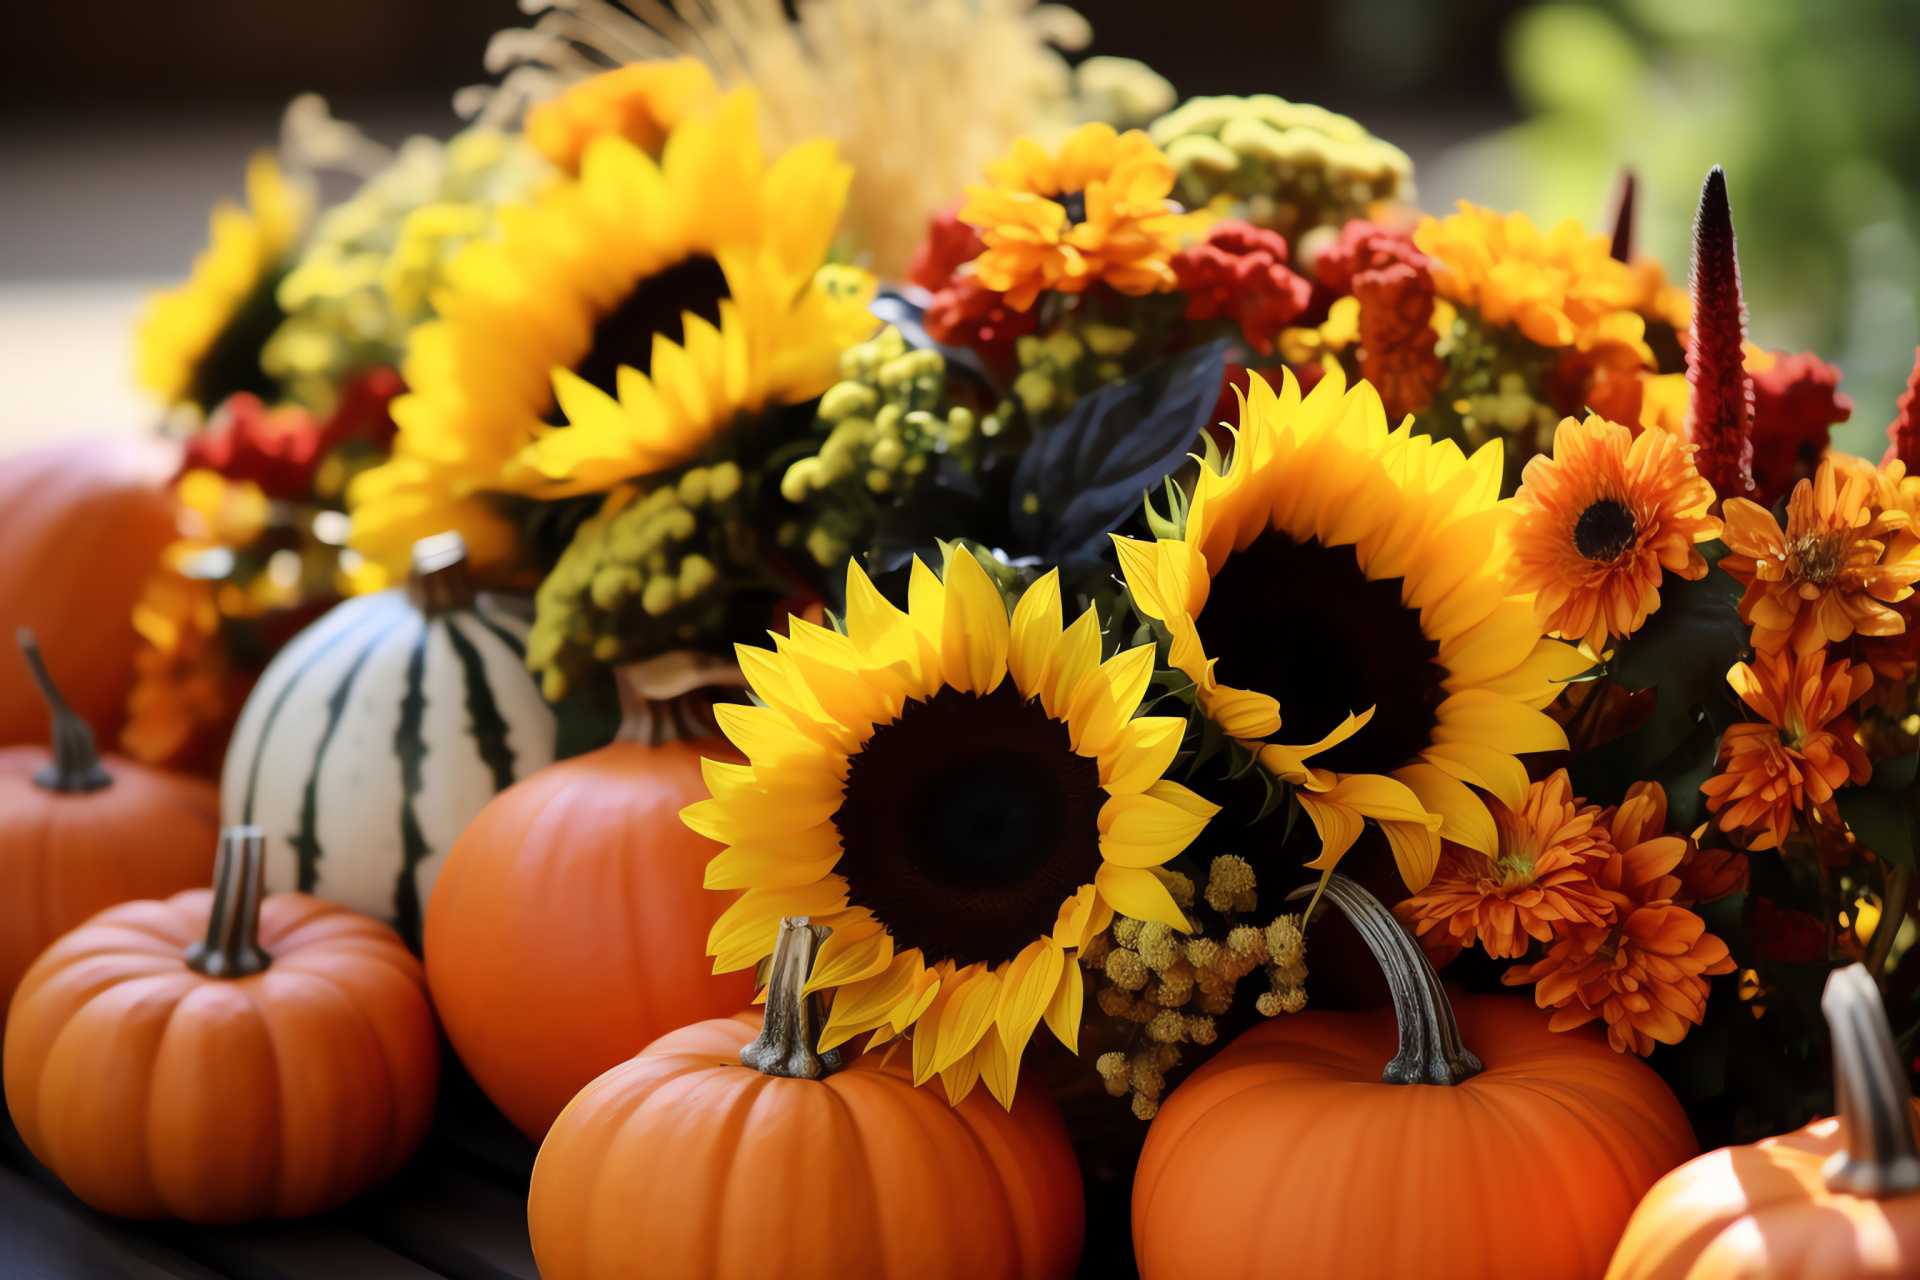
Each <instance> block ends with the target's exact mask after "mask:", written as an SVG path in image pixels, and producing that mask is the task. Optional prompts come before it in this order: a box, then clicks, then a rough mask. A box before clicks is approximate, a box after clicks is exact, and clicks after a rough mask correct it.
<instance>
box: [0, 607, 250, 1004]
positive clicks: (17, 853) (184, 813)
mask: <svg viewBox="0 0 1920 1280" xmlns="http://www.w3.org/2000/svg"><path fill="white" fill-rule="evenodd" d="M19 641H20V647H21V650H22V651H23V653H24V655H25V657H26V663H25V664H23V666H24V669H27V670H30V671H31V672H32V673H33V675H34V678H35V679H36V680H37V681H38V682H39V685H40V692H41V694H42V695H43V696H44V697H45V699H46V705H47V707H48V708H49V709H50V710H51V712H52V715H53V748H52V750H48V749H47V748H46V747H5V748H0V1006H3V1005H4V1004H5V1002H6V1000H7V998H8V997H9V996H11V995H12V994H13V988H14V986H15V984H17V983H18V982H19V981H20V975H21V974H23V973H25V972H26V971H27V966H28V965H30V964H32V963H33V958H34V957H35V956H37V955H39V954H40V952H41V951H43V950H44V949H45V948H46V946H47V944H49V943H51V942H52V941H53V940H54V939H55V938H57V937H59V936H60V935H61V934H63V933H65V932H66V931H67V930H69V929H71V928H73V927H74V926H75V925H77V924H79V923H80V922H81V921H83V920H85V919H87V917H89V916H91V915H93V914H94V913H95V912H97V911H101V910H104V909H105V908H107V907H110V906H112V905H113V904H114V903H116V902H126V901H129V900H131V899H133V898H158V897H163V896H165V895H167V894H170V893H178V892H180V891H181V890H182V889H187V888H190V887H192V886H193V885H197V884H205V883H206V882H207V872H208V870H209V869H210V868H211V867H212V865H213V849H214V843H215V841H216V839H217V838H218V835H219V831H220V797H219V793H218V792H216V791H215V790H214V788H213V786H212V785H211V784H210V783H206V782H202V781H200V780H199V779H197V778H185V777H181V776H179V775H178V774H171V773H165V772H162V771H161V770H159V769H151V768H148V767H147V766H146V765H143V764H137V763H135V762H134V761H132V760H122V759H120V758H118V757H117V756H108V757H107V758H106V759H105V761H102V760H101V759H100V757H99V755H98V754H97V753H96V752H95V750H94V745H93V733H92V731H91V730H90V729H88V728H87V723H86V721H84V720H82V719H80V718H79V717H78V716H76V715H75V714H74V713H73V711H72V710H71V709H70V708H69V707H68V706H67V703H66V700H65V699H64V698H62V697H61V696H60V691H59V690H58V689H56V688H55V687H54V685H53V681H52V679H51V678H50V677H48V675H47V671H46V666H45V664H44V663H43V662H42V661H41V659H40V651H39V647H38V645H37V644H35V642H34V638H33V633H32V632H30V631H28V630H27V629H26V628H24V627H23V628H21V630H20V634H19ZM11 665H12V664H11V663H0V666H8V667H10V666H11Z"/></svg>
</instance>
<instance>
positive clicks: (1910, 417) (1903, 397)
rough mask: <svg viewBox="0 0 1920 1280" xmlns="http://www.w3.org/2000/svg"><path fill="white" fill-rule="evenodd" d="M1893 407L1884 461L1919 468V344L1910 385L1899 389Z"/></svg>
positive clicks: (1910, 471)
mask: <svg viewBox="0 0 1920 1280" xmlns="http://www.w3.org/2000/svg"><path fill="white" fill-rule="evenodd" d="M1894 407H1895V408H1896V409H1897V410H1899V412H1897V413H1895V414H1894V415H1893V425H1892V426H1890V427H1888V428H1887V453H1886V456H1885V457H1884V458H1882V459H1881V461H1882V462H1883V463H1884V462H1890V461H1892V460H1893V459H1895V458H1898V459H1900V461H1902V462H1904V463H1906V464H1907V474H1908V475H1913V474H1914V473H1915V472H1917V471H1920V465H1916V463H1920V348H1916V349H1915V350H1914V353H1913V372H1912V373H1910V374H1908V375H1907V389H1906V390H1905V391H1903V392H1901V393H1900V399H1899V400H1898V401H1896V402H1895V404H1894Z"/></svg>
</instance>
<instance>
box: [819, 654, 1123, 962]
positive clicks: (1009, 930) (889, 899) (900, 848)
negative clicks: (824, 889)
mask: <svg viewBox="0 0 1920 1280" xmlns="http://www.w3.org/2000/svg"><path fill="white" fill-rule="evenodd" d="M843 794H844V796H845V798H844V799H843V800H842V801H841V803H840V808H839V810H838V811H837V812H836V813H835V814H834V815H833V822H834V825H835V826H836V827H838V828H839V830H840V839H841V843H842V845H843V846H844V849H845V852H843V853H842V854H841V857H840V862H839V864H838V865H837V866H836V867H835V868H834V869H835V870H836V871H838V872H839V873H840V874H841V875H844V876H845V877H846V878H847V891H848V896H849V900H850V901H851V902H852V903H853V904H854V905H856V906H862V907H866V908H868V909H869V910H871V911H872V912H873V914H874V915H875V917H877V918H878V919H879V920H880V922H881V923H882V924H884V925H886V926H887V929H888V931H889V932H891V933H892V934H893V940H894V945H895V947H896V948H898V949H900V950H906V949H907V948H909V947H919V948H921V950H922V952H923V953H924V954H925V956H926V959H927V962H928V963H929V964H931V963H932V962H934V961H936V960H952V961H954V962H955V963H956V964H962V965H965V964H971V963H973V962H974V961H976V960H985V961H987V962H988V963H990V964H998V963H1000V962H1001V961H1003V960H1010V959H1012V958H1013V957H1014V956H1016V955H1018V954H1019V952H1020V950H1021V948H1023V947H1025V946H1026V945H1027V944H1028V943H1030V942H1032V941H1033V940H1034V939H1036V938H1039V937H1041V936H1042V935H1044V934H1046V933H1048V932H1050V931H1051V930H1052V928H1053V924H1054V920H1055V919H1056V917H1057V916H1058V915H1059V911H1060V904H1061V903H1062V902H1063V901H1065V900H1066V898H1067V897H1068V896H1069V895H1071V894H1072V893H1073V892H1074V891H1075V890H1077V889H1078V888H1079V887H1080V886H1081V885H1083V884H1089V883H1091V882H1092V880H1093V876H1094V873H1095V872H1096V871H1098V870H1099V869H1100V830H1099V815H1100V805H1101V802H1102V801H1103V800H1104V799H1105V793H1104V792H1102V791H1101V789H1100V770H1099V766H1098V765H1097V764H1096V763H1095V762H1094V761H1092V760H1090V759H1088V758H1087V757H1085V756H1082V755H1077V754H1075V752H1074V750H1073V742H1072V739H1071V738H1070V737H1069V736H1068V733H1067V726H1066V725H1064V724H1062V723H1061V722H1060V721H1058V720H1055V719H1053V718H1051V717H1050V716H1048V715H1047V713H1046V712H1045V711H1044V710H1042V709H1041V708H1040V706H1039V704H1038V703H1031V702H1028V701H1026V700H1025V699H1024V698H1022V697H1021V696H1020V691H1019V690H1018V689H1017V688H1015V687H1014V684H1013V681H1011V680H1005V681H1002V682H1001V685H1000V687H999V688H998V689H995V690H994V691H993V692H992V693H990V694H988V695H987V696H986V697H984V698H981V697H976V696H975V695H973V694H970V693H962V692H960V691H959V690H957V689H951V688H946V689H942V690H940V692H938V693H936V694H935V695H934V696H933V697H932V698H931V699H930V700H928V701H926V702H909V703H907V706H906V709H905V710H904V711H902V712H901V713H900V718H899V719H898V720H895V721H894V722H893V723H892V724H888V725H882V726H881V727H880V728H878V729H876V730H874V733H873V736H872V737H871V738H869V739H868V740H867V743H866V746H864V747H863V748H861V750H860V752H859V754H857V755H855V756H853V757H852V758H851V759H850V760H849V761H848V762H847V785H846V789H845V792H844V793H843Z"/></svg>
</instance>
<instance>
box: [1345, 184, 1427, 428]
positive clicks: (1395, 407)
mask: <svg viewBox="0 0 1920 1280" xmlns="http://www.w3.org/2000/svg"><path fill="white" fill-rule="evenodd" d="M1314 274H1315V275H1317V276H1318V277H1319V278H1320V283H1321V284H1324V285H1326V286H1327V287H1328V288H1329V289H1332V290H1333V291H1334V292H1335V293H1351V294H1352V295H1353V296H1354V297H1355V298H1358V299H1359V300H1360V352H1359V359H1360V376H1361V377H1363V378H1365V379H1367V381H1369V382H1371V383H1372V384H1373V386H1374V389H1375V390H1376V391H1378V392H1379V393H1380V399H1381V401H1382V402H1383V403H1385V405H1386V408H1387V417H1388V419H1389V420H1390V421H1397V420H1398V419H1400V418H1403V417H1405V416H1406V415H1407V414H1409V413H1419V412H1420V411H1421V410H1423V409H1425V408H1426V407H1427V406H1428V405H1429V404H1431V403H1432V402H1433V393H1434V392H1435V391H1437V390H1439V387H1440V384H1441V383H1442V382H1443V381H1445V380H1446V376H1447V366H1446V365H1445V363H1443V362H1442V361H1441V359H1440V357H1439V356H1437V355H1435V354H1434V351H1433V346H1434V341H1435V337H1436V335H1435V334H1434V332H1433V298H1434V293H1433V274H1432V272H1431V271H1430V270H1429V259H1428V258H1427V256H1426V255H1425V254H1423V253H1421V252H1420V251H1419V250H1418V249H1416V248H1415V247H1414V244H1413V237H1412V236H1411V235H1410V234H1408V233H1407V232H1405V231H1401V230H1396V229H1395V228H1393V227H1387V226H1382V225H1380V224H1379V223H1376V222H1362V221H1359V220H1355V221H1353V222H1349V223H1348V224H1347V225H1346V226H1345V227H1344V228H1342V229H1341V232H1340V239H1339V240H1338V241H1337V242H1336V243H1335V244H1334V245H1333V246H1332V247H1331V248H1329V249H1327V250H1325V251H1324V252H1323V253H1321V255H1320V256H1319V258H1318V259H1316V260H1315V262H1314Z"/></svg>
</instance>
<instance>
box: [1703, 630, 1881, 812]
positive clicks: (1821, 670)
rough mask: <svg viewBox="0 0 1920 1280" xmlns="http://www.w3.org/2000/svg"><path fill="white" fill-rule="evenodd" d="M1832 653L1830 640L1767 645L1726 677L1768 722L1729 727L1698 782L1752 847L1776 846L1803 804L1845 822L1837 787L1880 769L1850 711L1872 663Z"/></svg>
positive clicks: (1869, 681) (1870, 673) (1870, 674)
mask: <svg viewBox="0 0 1920 1280" xmlns="http://www.w3.org/2000/svg"><path fill="white" fill-rule="evenodd" d="M1826 657H1827V651H1826V650H1825V649H1816V650H1815V651H1814V652H1812V653H1803V654H1799V655H1797V656H1796V655H1794V654H1789V653H1783V652H1778V651H1776V652H1773V653H1767V652H1765V651H1762V652H1761V653H1760V654H1759V655H1758V656H1757V657H1756V658H1755V659H1754V665H1753V666H1751V667H1750V666H1748V665H1747V664H1746V663H1744V662H1740V663H1735V664H1734V667H1733V670H1731V671H1729V672H1727V683H1728V684H1730V685H1732V686H1733V691H1734V692H1735V693H1737V694H1739V695H1740V700H1741V701H1742V702H1744V703H1746V704H1747V705H1748V706H1749V707H1751V708H1752V709H1753V710H1754V711H1755V712H1756V713H1758V714H1759V715H1760V716H1761V717H1762V718H1763V719H1764V720H1765V723H1763V724H1736V725H1734V726H1732V727H1731V728H1729V729H1728V730H1727V732H1726V735H1725V736H1724V737H1722V738H1721V739H1720V771H1719V772H1718V773H1717V774H1715V775H1714V776H1713V777H1711V778H1708V779H1707V780H1706V781H1705V782H1704V783H1702V784H1701V785H1700V790H1701V791H1702V792H1704V793H1705V794H1706V797H1707V808H1708V809H1709V810H1710V811H1712V812H1714V813H1716V814H1718V815H1720V829H1721V830H1722V831H1744V832H1746V833H1747V840H1746V846H1747V848H1749V849H1776V848H1779V847H1780V845H1781V844H1782V843H1783V842H1784V841H1785V839H1786V836H1787V832H1789V831H1790V830H1792V828H1793V815H1794V814H1795V813H1797V812H1806V813H1809V814H1812V815H1814V816H1815V817H1816V820H1817V819H1818V818H1819V817H1820V816H1822V815H1824V817H1825V819H1826V820H1827V821H1830V822H1834V823H1838V822H1839V820H1840V819H1839V815H1838V814H1837V813H1836V812H1835V811H1834V804H1833V793H1834V790H1835V789H1836V788H1838V787H1843V786H1845V785H1846V784H1847V782H1848V781H1849V779H1851V780H1852V781H1853V782H1855V783H1861V782H1865V781H1866V780H1867V779H1868V778H1870V777H1872V776H1873V766H1872V765H1871V764H1869V763H1868V761H1867V753H1866V752H1865V751H1863V750H1861V748H1860V744H1859V743H1857V742H1855V741H1854V740H1853V729H1854V726H1853V722H1852V718H1851V717H1849V716H1848V715H1847V708H1848V707H1850V706H1852V705H1853V704H1854V703H1855V702H1857V701H1859V699H1860V696H1861V695H1862V694H1864V693H1865V692H1866V691H1867V687H1868V686H1869V685H1871V684H1872V683H1873V668H1871V667H1869V666H1868V665H1867V664H1866V663H1864V662H1862V663H1857V664H1854V665H1852V666H1849V665H1848V664H1847V663H1846V662H1845V661H1840V662H1833V663H1828V662H1827V661H1826Z"/></svg>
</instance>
